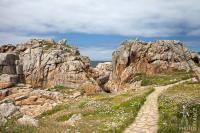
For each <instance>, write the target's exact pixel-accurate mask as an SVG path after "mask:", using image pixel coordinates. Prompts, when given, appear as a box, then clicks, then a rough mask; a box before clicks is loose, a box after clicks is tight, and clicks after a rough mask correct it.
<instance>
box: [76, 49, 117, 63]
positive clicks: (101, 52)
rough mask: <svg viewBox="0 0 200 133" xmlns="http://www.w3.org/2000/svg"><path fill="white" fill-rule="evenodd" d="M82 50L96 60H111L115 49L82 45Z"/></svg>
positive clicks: (82, 52)
mask: <svg viewBox="0 0 200 133" xmlns="http://www.w3.org/2000/svg"><path fill="white" fill-rule="evenodd" d="M79 50H80V52H81V54H82V55H84V56H88V57H90V59H91V60H93V61H94V60H96V61H111V59H112V53H113V51H114V49H111V48H106V47H87V48H86V47H80V48H79Z"/></svg>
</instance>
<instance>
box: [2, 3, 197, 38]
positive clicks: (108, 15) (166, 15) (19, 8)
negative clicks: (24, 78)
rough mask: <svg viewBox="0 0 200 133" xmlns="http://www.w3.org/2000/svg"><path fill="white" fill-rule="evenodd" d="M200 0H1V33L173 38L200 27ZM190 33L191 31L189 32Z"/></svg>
mask: <svg viewBox="0 0 200 133" xmlns="http://www.w3.org/2000/svg"><path fill="white" fill-rule="evenodd" d="M199 5H200V1H199V0H1V1H0V31H8V30H9V31H10V30H11V31H15V32H23V33H30V32H34V33H48V32H61V33H64V32H82V33H95V34H98V33H99V34H120V35H136V36H147V37H153V36H173V35H177V34H179V33H181V32H182V31H183V30H184V28H183V27H179V25H184V26H185V27H187V28H195V27H199V26H200V17H199V12H200V6H199ZM188 32H190V31H188Z"/></svg>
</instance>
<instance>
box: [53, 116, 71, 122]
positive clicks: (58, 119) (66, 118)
mask: <svg viewBox="0 0 200 133" xmlns="http://www.w3.org/2000/svg"><path fill="white" fill-rule="evenodd" d="M72 115H73V114H67V115H62V116H59V117H58V118H56V121H58V122H63V121H67V120H69V119H70V118H71V117H72Z"/></svg>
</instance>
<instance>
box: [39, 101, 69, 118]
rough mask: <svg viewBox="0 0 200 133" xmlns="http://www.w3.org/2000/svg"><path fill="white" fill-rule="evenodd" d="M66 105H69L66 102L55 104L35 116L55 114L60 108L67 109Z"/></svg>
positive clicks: (41, 116)
mask: <svg viewBox="0 0 200 133" xmlns="http://www.w3.org/2000/svg"><path fill="white" fill-rule="evenodd" d="M68 107H69V105H67V104H61V105H57V106H55V107H53V109H51V110H48V111H46V112H44V113H42V114H41V115H39V116H38V117H37V118H43V117H47V116H50V115H53V114H55V113H57V112H59V111H61V110H64V109H68Z"/></svg>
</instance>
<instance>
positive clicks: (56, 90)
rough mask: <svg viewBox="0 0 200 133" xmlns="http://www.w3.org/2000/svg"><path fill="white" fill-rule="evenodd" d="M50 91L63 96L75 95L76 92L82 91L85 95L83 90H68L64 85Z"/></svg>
mask: <svg viewBox="0 0 200 133" xmlns="http://www.w3.org/2000/svg"><path fill="white" fill-rule="evenodd" d="M48 91H52V92H60V93H63V94H67V95H70V94H73V93H74V92H75V91H80V92H81V93H82V94H83V90H82V89H73V88H68V87H65V86H62V85H56V86H54V87H52V88H49V89H48Z"/></svg>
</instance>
